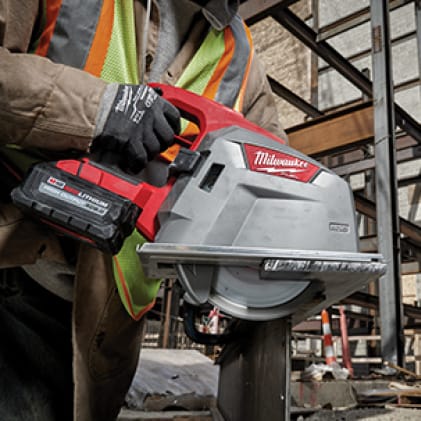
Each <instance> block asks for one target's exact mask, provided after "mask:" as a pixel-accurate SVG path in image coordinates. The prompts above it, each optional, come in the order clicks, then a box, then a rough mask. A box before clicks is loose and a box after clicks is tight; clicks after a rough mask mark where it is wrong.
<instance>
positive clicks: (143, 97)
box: [114, 85, 158, 124]
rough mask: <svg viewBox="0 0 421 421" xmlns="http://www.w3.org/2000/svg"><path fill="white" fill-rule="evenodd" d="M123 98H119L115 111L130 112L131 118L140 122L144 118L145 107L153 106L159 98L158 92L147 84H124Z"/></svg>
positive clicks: (129, 116) (135, 121) (137, 122)
mask: <svg viewBox="0 0 421 421" xmlns="http://www.w3.org/2000/svg"><path fill="white" fill-rule="evenodd" d="M120 93H121V95H122V96H121V98H117V104H116V106H115V109H114V111H115V112H120V113H124V114H128V116H127V117H128V118H129V120H131V121H132V122H133V123H135V124H139V123H140V121H141V120H142V118H143V116H144V114H145V109H147V108H151V107H152V105H153V103H154V102H155V101H156V99H157V98H158V94H157V93H156V92H155V91H154V90H152V89H150V88H148V87H147V86H142V85H140V86H136V85H133V86H130V85H125V86H123V89H122V91H121V92H120Z"/></svg>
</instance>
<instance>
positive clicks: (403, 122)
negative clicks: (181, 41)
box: [271, 8, 421, 143]
mask: <svg viewBox="0 0 421 421" xmlns="http://www.w3.org/2000/svg"><path fill="white" fill-rule="evenodd" d="M271 16H272V17H273V18H274V19H275V20H276V21H277V22H278V23H280V24H281V25H282V26H284V27H285V29H287V30H288V31H289V32H291V34H293V35H294V36H295V37H297V38H298V39H299V40H300V41H301V42H303V43H304V44H305V45H306V46H307V47H309V48H310V49H311V50H313V51H314V52H316V53H317V54H318V55H319V57H321V58H322V59H323V60H325V61H326V62H328V63H329V64H330V65H331V66H332V67H333V68H334V69H335V70H337V71H338V72H339V73H341V74H342V75H343V76H344V77H345V78H346V79H348V80H349V81H350V82H351V83H352V84H354V85H355V86H356V87H357V88H359V89H360V90H361V91H362V92H363V93H365V94H367V95H368V96H369V97H372V95H373V85H372V83H371V81H370V80H369V79H368V78H367V77H366V76H364V74H363V73H362V72H360V71H359V70H358V69H357V68H356V67H355V66H353V65H352V64H351V63H350V62H349V61H348V60H347V59H345V57H343V56H342V55H341V54H339V53H338V51H336V50H335V49H334V48H332V47H331V46H330V45H329V44H328V43H327V42H326V41H320V42H318V41H317V34H316V32H315V31H313V30H312V29H311V28H310V27H309V26H308V25H306V24H305V23H304V22H303V21H302V20H301V19H300V18H298V17H297V16H296V15H295V14H294V13H292V12H291V11H290V10H289V9H287V8H275V9H271ZM394 108H395V116H396V122H397V124H398V125H399V127H401V128H402V129H403V130H405V131H406V132H407V133H408V134H409V135H411V136H412V137H413V138H414V139H415V140H416V141H417V142H418V143H421V126H420V124H419V123H418V122H417V121H416V120H415V119H414V118H413V117H411V116H410V115H409V114H408V113H407V112H406V111H405V110H404V109H402V108H401V107H400V106H399V105H397V104H394Z"/></svg>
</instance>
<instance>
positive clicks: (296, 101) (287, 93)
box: [268, 76, 323, 118]
mask: <svg viewBox="0 0 421 421" xmlns="http://www.w3.org/2000/svg"><path fill="white" fill-rule="evenodd" d="M268 80H269V83H270V86H271V88H272V91H273V92H274V93H275V94H276V95H278V96H279V97H281V98H283V99H285V101H287V102H289V103H290V104H291V105H293V106H294V107H296V108H298V109H299V110H301V111H302V112H303V113H305V114H307V115H308V116H310V117H313V118H315V117H320V116H322V115H323V113H322V112H321V111H319V110H318V109H317V108H316V107H313V105H311V104H309V103H308V102H307V101H305V100H304V99H302V98H301V97H300V96H298V95H297V94H294V92H292V91H291V90H289V89H288V88H287V87H285V86H284V85H281V84H280V83H279V82H278V81H276V80H275V79H273V78H272V77H270V76H268Z"/></svg>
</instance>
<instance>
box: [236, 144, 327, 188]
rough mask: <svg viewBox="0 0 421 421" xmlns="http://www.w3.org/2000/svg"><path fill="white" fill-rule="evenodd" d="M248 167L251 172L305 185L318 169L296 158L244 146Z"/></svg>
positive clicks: (247, 145) (264, 149)
mask: <svg viewBox="0 0 421 421" xmlns="http://www.w3.org/2000/svg"><path fill="white" fill-rule="evenodd" d="M244 148H245V152H246V157H247V163H248V167H249V169H250V170H252V171H256V172H265V173H267V174H270V175H276V176H279V177H286V178H292V179H294V180H298V181H302V182H304V183H307V182H308V181H310V180H311V179H312V178H313V177H314V175H315V174H316V173H317V172H318V170H319V167H318V166H317V165H314V164H312V163H310V162H308V161H305V160H303V159H301V158H298V157H296V156H292V155H288V154H285V153H282V152H278V151H275V150H272V149H268V148H263V147H260V146H256V145H249V144H245V145H244Z"/></svg>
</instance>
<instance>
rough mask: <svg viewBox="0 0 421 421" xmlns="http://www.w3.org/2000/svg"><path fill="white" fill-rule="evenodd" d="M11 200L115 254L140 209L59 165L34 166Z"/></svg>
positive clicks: (87, 241)
mask: <svg viewBox="0 0 421 421" xmlns="http://www.w3.org/2000/svg"><path fill="white" fill-rule="evenodd" d="M11 196H12V200H13V202H14V203H15V205H16V206H18V207H19V208H20V209H22V210H23V211H24V212H26V213H29V214H30V215H31V216H35V217H38V218H39V219H41V220H43V222H46V223H48V224H49V225H50V226H52V227H54V228H55V229H56V230H57V231H58V232H60V233H62V234H63V235H66V236H69V237H72V238H75V239H77V240H79V241H84V242H86V243H89V244H91V245H92V246H95V247H96V248H98V249H100V250H102V251H104V252H109V253H112V254H116V253H117V252H118V251H119V250H120V249H121V247H122V245H123V242H124V239H125V238H126V237H127V236H128V235H130V234H131V232H132V231H133V230H134V228H135V225H136V220H137V218H138V217H139V214H140V209H139V208H138V207H137V206H136V205H135V204H133V203H132V202H131V201H130V200H128V199H127V198H124V197H122V196H119V195H117V194H115V193H113V192H111V191H108V190H105V189H103V188H102V187H99V186H97V185H95V184H92V183H90V182H88V181H86V180H84V179H82V178H79V177H77V176H75V175H72V174H69V173H67V172H65V171H63V170H60V169H58V168H57V167H56V166H55V165H54V163H47V162H46V163H41V164H37V165H36V166H34V167H33V168H32V169H31V171H30V172H29V174H28V176H27V177H26V179H25V180H24V182H23V183H21V185H20V186H19V187H17V188H15V189H14V190H13V191H12V193H11Z"/></svg>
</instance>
